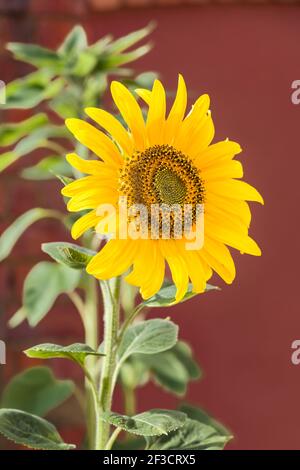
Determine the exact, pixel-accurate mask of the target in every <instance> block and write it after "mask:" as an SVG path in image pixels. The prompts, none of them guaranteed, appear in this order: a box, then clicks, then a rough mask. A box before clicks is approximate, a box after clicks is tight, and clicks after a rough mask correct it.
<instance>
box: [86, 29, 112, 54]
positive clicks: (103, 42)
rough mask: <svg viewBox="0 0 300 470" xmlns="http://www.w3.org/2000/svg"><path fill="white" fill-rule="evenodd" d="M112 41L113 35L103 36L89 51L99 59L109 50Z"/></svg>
mask: <svg viewBox="0 0 300 470" xmlns="http://www.w3.org/2000/svg"><path fill="white" fill-rule="evenodd" d="M112 39H113V37H112V35H111V34H107V35H106V36H103V37H102V38H100V39H98V41H96V42H94V44H92V45H90V46H89V51H90V52H92V53H93V54H94V55H96V56H97V57H99V56H100V55H102V54H103V53H104V52H105V51H106V50H107V49H108V47H109V44H110V43H111V41H112Z"/></svg>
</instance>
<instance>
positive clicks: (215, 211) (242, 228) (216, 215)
mask: <svg viewBox="0 0 300 470" xmlns="http://www.w3.org/2000/svg"><path fill="white" fill-rule="evenodd" d="M204 217H205V221H206V220H210V221H211V222H212V223H220V224H222V225H223V226H224V228H228V229H230V230H235V231H237V232H239V233H244V234H246V235H247V234H248V228H249V227H248V225H247V224H245V223H243V222H241V220H240V219H239V217H237V216H236V214H232V213H230V212H226V211H224V210H222V209H220V208H218V207H216V206H214V205H212V204H209V203H206V204H205V216H204ZM204 223H205V222H204Z"/></svg>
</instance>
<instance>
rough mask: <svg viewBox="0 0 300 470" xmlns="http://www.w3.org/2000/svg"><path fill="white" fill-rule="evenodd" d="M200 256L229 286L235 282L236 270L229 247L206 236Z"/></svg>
mask: <svg viewBox="0 0 300 470" xmlns="http://www.w3.org/2000/svg"><path fill="white" fill-rule="evenodd" d="M199 254H200V256H201V257H202V258H203V259H204V260H205V261H206V262H207V263H208V264H209V265H210V266H211V267H212V268H213V270H214V271H216V273H218V274H219V276H220V277H221V278H222V279H223V280H224V281H225V282H226V283H227V284H231V283H232V282H233V280H234V278H235V274H236V270H235V265H234V262H233V259H232V256H231V253H230V251H229V249H228V248H227V246H225V245H224V244H223V243H221V242H218V241H216V240H213V239H211V238H209V237H207V236H206V237H205V241H204V248H203V249H202V250H201V251H200V253H199Z"/></svg>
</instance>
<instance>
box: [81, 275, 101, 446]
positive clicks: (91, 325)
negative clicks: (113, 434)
mask: <svg viewBox="0 0 300 470" xmlns="http://www.w3.org/2000/svg"><path fill="white" fill-rule="evenodd" d="M83 323H84V330H85V342H86V344H88V345H89V346H90V347H91V348H93V349H95V350H97V349H98V345H99V338H98V334H99V332H98V328H99V326H98V295H97V281H96V279H94V278H93V277H92V276H88V278H87V285H86V296H85V309H84V312H83ZM96 361H97V357H96V356H88V357H87V358H86V363H85V366H86V370H88V371H90V373H89V379H86V380H85V387H86V395H87V403H86V407H87V411H86V412H87V431H88V447H89V449H94V448H95V447H96V443H97V442H98V432H99V427H100V423H99V407H98V400H97V393H96V392H95V371H96Z"/></svg>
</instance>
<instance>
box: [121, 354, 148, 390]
mask: <svg viewBox="0 0 300 470" xmlns="http://www.w3.org/2000/svg"><path fill="white" fill-rule="evenodd" d="M146 357H149V356H146V355H142V354H141V355H137V354H136V355H133V356H131V357H130V358H129V359H127V361H125V362H124V364H123V365H122V367H121V370H120V376H121V382H122V385H123V386H124V387H126V388H128V389H131V390H134V389H135V388H137V387H141V386H143V385H145V384H146V383H147V382H148V381H149V378H150V374H149V367H148V365H147V364H146V361H144V360H143V358H146Z"/></svg>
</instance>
